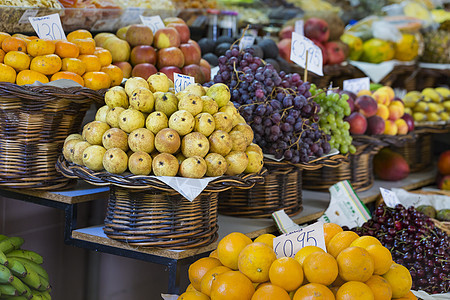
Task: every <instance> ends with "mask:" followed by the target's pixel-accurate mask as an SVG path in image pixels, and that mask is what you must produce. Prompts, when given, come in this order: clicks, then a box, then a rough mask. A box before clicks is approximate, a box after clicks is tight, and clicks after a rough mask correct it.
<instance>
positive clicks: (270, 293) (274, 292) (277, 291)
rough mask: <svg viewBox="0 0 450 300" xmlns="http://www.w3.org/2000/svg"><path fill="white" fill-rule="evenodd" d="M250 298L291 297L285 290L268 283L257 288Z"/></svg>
mask: <svg viewBox="0 0 450 300" xmlns="http://www.w3.org/2000/svg"><path fill="white" fill-rule="evenodd" d="M252 300H291V298H290V297H289V294H288V293H287V292H286V291H285V290H283V289H282V288H280V287H279V286H276V285H273V284H270V283H269V284H266V285H264V286H262V287H260V288H258V289H257V290H256V291H255V293H254V294H253V297H252Z"/></svg>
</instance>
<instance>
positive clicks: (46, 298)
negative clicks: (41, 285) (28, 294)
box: [32, 291, 52, 300]
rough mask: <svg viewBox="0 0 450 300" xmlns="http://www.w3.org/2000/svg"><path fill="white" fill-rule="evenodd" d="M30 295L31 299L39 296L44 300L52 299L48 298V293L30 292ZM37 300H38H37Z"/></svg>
mask: <svg viewBox="0 0 450 300" xmlns="http://www.w3.org/2000/svg"><path fill="white" fill-rule="evenodd" d="M32 294H33V297H35V296H36V295H39V296H41V297H42V299H44V300H51V299H52V297H51V296H50V293H49V292H48V291H45V292H38V291H32ZM33 299H34V298H33ZM37 299H39V298H37Z"/></svg>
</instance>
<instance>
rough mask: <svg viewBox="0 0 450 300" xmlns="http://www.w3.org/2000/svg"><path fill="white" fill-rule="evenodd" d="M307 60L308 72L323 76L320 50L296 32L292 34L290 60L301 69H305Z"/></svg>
mask: <svg viewBox="0 0 450 300" xmlns="http://www.w3.org/2000/svg"><path fill="white" fill-rule="evenodd" d="M306 59H308V71H311V72H313V73H316V74H317V75H320V76H323V70H322V69H323V57H322V50H320V48H319V47H317V46H316V45H315V44H314V42H313V41H311V40H310V39H308V38H306V37H304V36H303V35H300V34H298V33H296V32H293V33H292V42H291V60H292V61H293V62H295V63H296V64H297V65H299V66H300V67H302V68H305V67H306Z"/></svg>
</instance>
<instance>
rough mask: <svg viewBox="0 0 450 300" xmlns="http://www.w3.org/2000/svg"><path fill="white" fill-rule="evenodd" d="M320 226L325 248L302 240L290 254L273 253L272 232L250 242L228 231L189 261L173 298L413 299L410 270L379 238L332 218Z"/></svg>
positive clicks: (242, 235) (215, 299)
mask: <svg viewBox="0 0 450 300" xmlns="http://www.w3.org/2000/svg"><path fill="white" fill-rule="evenodd" d="M324 232H325V244H326V250H327V252H325V251H324V250H323V249H321V248H319V247H316V246H306V247H304V248H301V249H300V250H299V251H298V252H297V253H296V254H295V257H294V258H291V257H280V258H277V256H276V254H275V252H274V250H273V238H274V236H273V235H271V234H264V235H261V236H260V237H258V238H256V239H255V241H253V242H252V240H251V239H250V238H248V237H247V236H245V235H244V234H242V233H238V232H233V233H231V234H229V235H227V236H225V237H224V238H223V239H222V240H221V241H220V242H219V243H218V245H217V249H216V250H214V251H213V252H212V253H211V255H210V257H207V258H201V259H199V260H197V261H196V262H194V263H193V264H192V265H191V266H190V267H189V280H190V283H191V285H190V286H189V287H188V288H187V290H186V292H185V293H183V294H182V295H181V296H180V297H179V298H178V299H180V300H181V299H205V300H207V299H212V300H221V299H241V300H246V299H252V300H261V299H277V300H289V299H294V300H300V299H316V298H317V299H319V298H320V299H338V300H340V299H399V298H401V299H416V298H415V297H414V296H412V293H411V292H410V289H411V285H412V279H411V275H410V273H409V271H408V270H407V269H406V268H405V267H403V266H402V265H401V264H397V263H394V262H393V261H392V256H391V253H390V252H389V250H388V249H387V248H385V247H383V246H382V245H381V243H380V241H379V240H377V239H376V238H373V237H359V236H358V235H357V234H356V233H354V232H352V231H343V229H342V228H341V227H340V226H338V225H336V224H332V223H327V224H324ZM255 287H256V290H255ZM403 297H414V298H403Z"/></svg>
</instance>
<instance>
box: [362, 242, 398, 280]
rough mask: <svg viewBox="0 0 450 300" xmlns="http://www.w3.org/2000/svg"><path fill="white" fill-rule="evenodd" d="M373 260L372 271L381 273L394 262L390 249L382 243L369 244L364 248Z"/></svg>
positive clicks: (387, 269) (377, 273)
mask: <svg viewBox="0 0 450 300" xmlns="http://www.w3.org/2000/svg"><path fill="white" fill-rule="evenodd" d="M366 250H367V252H369V254H370V256H371V257H372V260H373V266H374V268H373V273H374V274H376V275H383V274H384V273H386V272H387V271H389V268H390V267H391V265H392V264H393V263H394V262H393V260H392V254H391V251H389V249H388V248H386V247H384V246H382V245H371V246H369V247H367V248H366Z"/></svg>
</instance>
